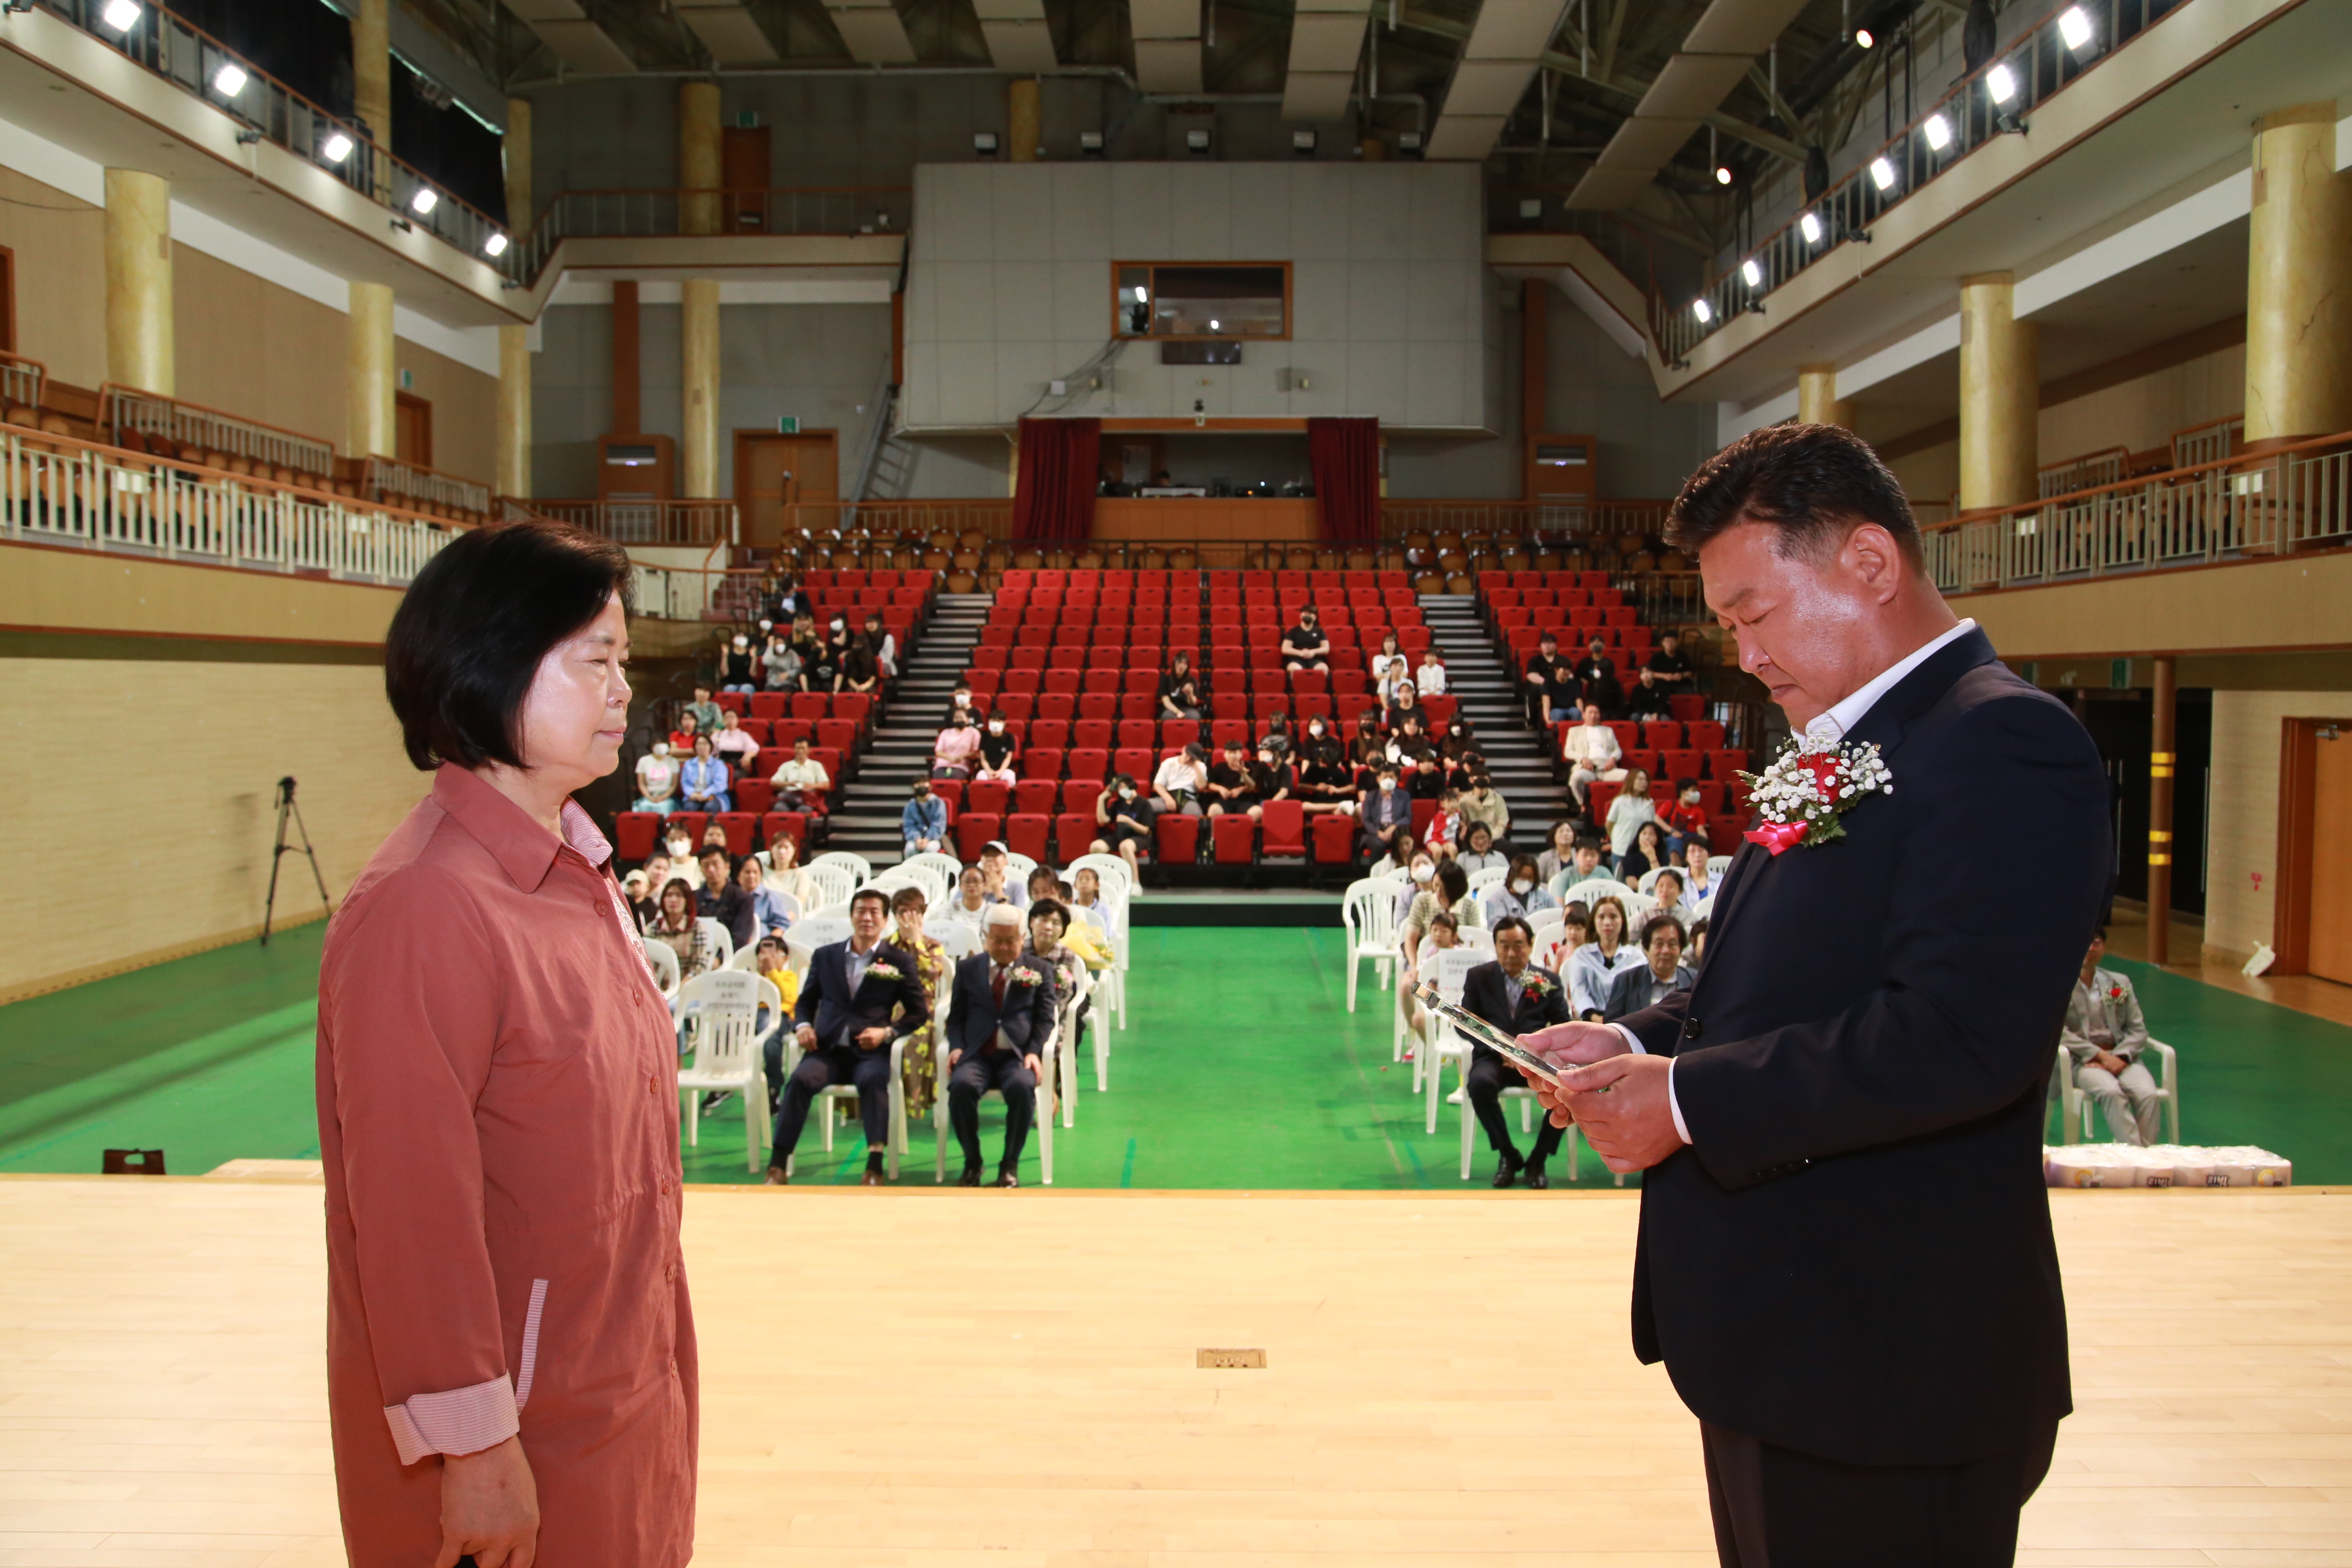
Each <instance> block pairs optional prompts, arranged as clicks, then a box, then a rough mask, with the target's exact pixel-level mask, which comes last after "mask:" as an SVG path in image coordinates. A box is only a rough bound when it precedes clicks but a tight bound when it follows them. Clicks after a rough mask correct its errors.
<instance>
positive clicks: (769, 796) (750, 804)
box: [735, 774, 776, 816]
mask: <svg viewBox="0 0 2352 1568" xmlns="http://www.w3.org/2000/svg"><path fill="white" fill-rule="evenodd" d="M775 796H776V786H775V785H773V784H770V783H769V782H768V781H767V780H766V779H763V778H761V777H760V776H758V775H757V774H753V775H751V776H750V777H748V778H739V779H737V780H736V781H735V809H736V810H738V811H745V812H749V813H751V815H752V816H767V815H768V811H769V809H770V808H771V807H772V806H773V805H775Z"/></svg>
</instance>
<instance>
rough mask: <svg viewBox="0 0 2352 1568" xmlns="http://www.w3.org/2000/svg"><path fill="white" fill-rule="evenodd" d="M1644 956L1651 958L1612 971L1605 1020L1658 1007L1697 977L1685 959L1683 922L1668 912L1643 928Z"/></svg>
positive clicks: (1604, 1005)
mask: <svg viewBox="0 0 2352 1568" xmlns="http://www.w3.org/2000/svg"><path fill="white" fill-rule="evenodd" d="M1642 956H1643V958H1644V959H1646V960H1647V961H1648V962H1646V963H1636V964H1632V965H1629V966H1628V967H1626V968H1625V969H1623V970H1622V971H1621V972H1619V973H1616V974H1614V975H1612V977H1611V979H1610V982H1609V993H1608V994H1607V995H1605V996H1603V997H1602V998H1601V1018H1602V1019H1603V1021H1605V1022H1608V1023H1612V1024H1613V1023H1615V1022H1616V1021H1617V1020H1618V1019H1620V1018H1622V1017H1626V1016H1630V1015H1632V1014H1634V1013H1638V1012H1640V1011H1641V1010H1642V1009H1643V1008H1644V1007H1654V1006H1656V1005H1658V1004H1659V1003H1661V1002H1663V1001H1664V1000H1665V999H1666V998H1667V997H1669V996H1671V995H1673V994H1675V992H1677V991H1687V990H1689V989H1690V988H1691V984H1692V982H1693V981H1694V980H1696V975H1695V974H1694V973H1693V972H1692V971H1691V969H1690V968H1689V966H1688V965H1686V964H1685V963H1683V927H1682V922H1681V921H1678V920H1676V919H1675V917H1674V916H1672V915H1670V914H1665V913H1664V912H1661V913H1658V914H1654V915H1652V916H1651V917H1650V920H1649V923H1648V924H1646V925H1644V926H1643V928H1642Z"/></svg>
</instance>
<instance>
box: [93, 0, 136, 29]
mask: <svg viewBox="0 0 2352 1568" xmlns="http://www.w3.org/2000/svg"><path fill="white" fill-rule="evenodd" d="M140 10H141V6H140V5H139V0H106V9H105V10H103V11H101V12H100V13H99V20H100V21H102V22H104V23H105V24H106V25H107V26H110V27H111V28H113V29H114V30H115V31H116V32H118V33H127V32H129V31H131V28H132V27H133V26H137V25H138V22H139V13H140Z"/></svg>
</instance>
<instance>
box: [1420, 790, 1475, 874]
mask: <svg viewBox="0 0 2352 1568" xmlns="http://www.w3.org/2000/svg"><path fill="white" fill-rule="evenodd" d="M1421 841H1422V842H1423V844H1426V845H1428V846H1429V848H1430V853H1432V854H1433V855H1435V856H1436V857H1437V858H1439V859H1440V860H1443V861H1447V862H1449V863H1450V862H1451V861H1452V860H1453V858H1454V855H1455V853H1456V852H1457V851H1458V850H1459V848H1460V847H1461V842H1462V796H1461V795H1460V794H1458V793H1457V792H1455V791H1454V790H1450V789H1449V790H1447V791H1446V792H1445V793H1444V794H1443V795H1439V796H1438V797H1437V815H1435V816H1432V817H1431V818H1430V819H1429V831H1428V832H1426V833H1424V834H1423V835H1422V836H1421ZM1464 875H1465V876H1466V875H1468V873H1467V872H1466V871H1465V873H1464Z"/></svg>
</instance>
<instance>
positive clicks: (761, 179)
mask: <svg viewBox="0 0 2352 1568" xmlns="http://www.w3.org/2000/svg"><path fill="white" fill-rule="evenodd" d="M719 186H720V188H721V189H723V190H726V191H729V192H730V193H733V194H731V195H727V196H725V197H722V198H721V200H722V201H723V203H724V205H723V207H722V209H721V210H722V216H721V219H720V223H719V227H720V230H721V231H722V232H724V233H727V234H764V233H766V232H767V229H768V203H767V198H766V196H765V195H764V194H763V193H765V192H766V190H767V188H768V128H767V127H766V126H764V125H752V126H741V125H728V126H722V127H721V128H720V130H719Z"/></svg>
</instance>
